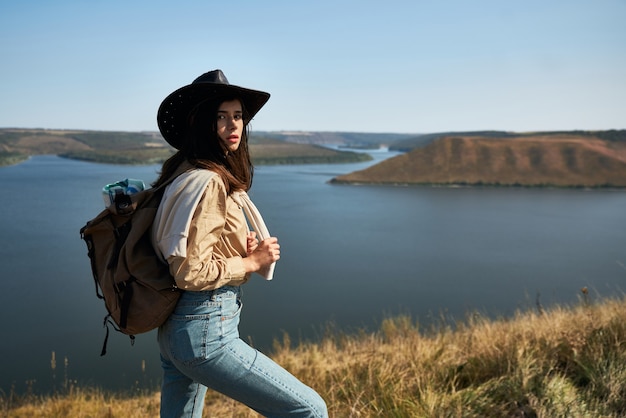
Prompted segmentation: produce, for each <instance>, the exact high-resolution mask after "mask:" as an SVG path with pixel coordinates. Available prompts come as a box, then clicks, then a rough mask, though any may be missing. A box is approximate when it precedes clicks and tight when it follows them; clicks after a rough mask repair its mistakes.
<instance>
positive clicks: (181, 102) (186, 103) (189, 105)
mask: <svg viewBox="0 0 626 418" xmlns="http://www.w3.org/2000/svg"><path fill="white" fill-rule="evenodd" d="M228 95H233V96H235V97H237V98H239V99H240V100H241V102H242V103H243V106H244V108H245V109H246V111H247V113H248V120H247V121H246V123H247V122H249V120H250V119H252V118H253V117H254V115H256V113H257V112H258V111H259V110H261V108H262V107H263V105H265V103H266V102H267V101H268V100H269V98H270V94H269V93H265V92H263V91H258V90H251V89H246V88H243V87H239V86H234V85H232V84H229V83H228V80H227V79H226V76H225V75H224V73H223V72H222V70H213V71H209V72H208V73H204V74H202V75H201V76H200V77H198V78H196V79H195V80H194V81H193V82H192V83H191V84H189V85H187V86H184V87H181V88H179V89H178V90H176V91H174V92H173V93H171V94H170V95H169V96H167V97H166V98H165V100H163V103H161V106H159V111H158V112H157V122H158V124H159V130H160V131H161V135H163V138H165V140H166V141H167V142H168V143H169V144H170V145H171V146H173V147H174V148H176V149H180V147H181V145H182V142H183V141H184V139H185V129H186V127H187V118H188V117H189V113H190V112H191V111H192V110H193V109H194V108H195V107H196V106H197V105H199V104H200V103H202V102H204V101H206V100H210V99H212V98H217V97H220V96H228Z"/></svg>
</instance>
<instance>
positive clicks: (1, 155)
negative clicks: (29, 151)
mask: <svg viewBox="0 0 626 418" xmlns="http://www.w3.org/2000/svg"><path fill="white" fill-rule="evenodd" d="M26 159H28V155H26V154H22V153H19V152H1V151H0V167H3V166H7V165H15V164H19V163H21V162H22V161H24V160H26Z"/></svg>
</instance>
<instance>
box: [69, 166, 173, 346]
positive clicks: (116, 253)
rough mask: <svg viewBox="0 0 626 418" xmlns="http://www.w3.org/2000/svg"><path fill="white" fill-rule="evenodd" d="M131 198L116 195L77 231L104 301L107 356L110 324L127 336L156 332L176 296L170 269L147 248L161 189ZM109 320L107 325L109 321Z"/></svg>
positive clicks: (167, 315) (162, 187) (154, 252)
mask: <svg viewBox="0 0 626 418" xmlns="http://www.w3.org/2000/svg"><path fill="white" fill-rule="evenodd" d="M174 178H175V176H173V177H172V178H171V179H169V180H168V181H166V182H165V183H164V184H162V185H160V186H159V187H157V188H149V189H146V190H143V191H140V192H137V193H135V194H132V195H127V194H124V193H117V194H116V195H115V198H114V201H113V203H112V204H111V205H110V206H109V207H107V208H106V209H105V210H103V211H102V212H100V214H98V216H96V217H95V218H93V219H92V220H90V221H88V222H87V224H86V225H85V226H84V227H82V228H81V229H80V236H81V238H82V239H83V240H84V241H85V243H86V244H87V250H88V253H87V254H88V256H89V259H90V260H91V270H92V273H93V278H94V282H95V286H96V296H97V297H98V298H100V299H104V304H105V306H106V309H107V311H108V314H107V315H106V316H105V317H104V327H105V328H106V335H105V338H104V344H103V346H102V352H101V353H100V355H101V356H103V355H105V354H106V346H107V341H108V338H109V324H111V325H112V326H113V328H114V329H115V330H117V331H120V332H122V333H124V334H127V335H129V336H130V339H131V345H132V344H134V341H135V335H136V334H141V333H144V332H148V331H150V330H153V329H155V328H158V327H159V326H160V325H161V324H163V323H164V322H165V320H166V319H167V318H168V317H169V315H170V314H171V313H172V311H173V310H174V308H175V306H176V303H177V302H178V299H179V297H180V290H179V289H178V288H177V287H176V283H175V281H174V277H173V276H172V275H171V274H170V272H169V266H168V265H167V264H166V263H165V262H164V261H163V260H162V258H161V257H160V255H158V254H157V253H156V251H155V250H154V248H153V246H152V240H151V229H152V223H153V221H154V218H155V215H156V212H157V209H158V207H159V204H160V202H161V198H162V197H163V192H164V190H165V186H167V185H168V184H169V183H171V182H172V181H173V180H174ZM111 320H112V322H111Z"/></svg>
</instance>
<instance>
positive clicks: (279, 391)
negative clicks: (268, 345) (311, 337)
mask: <svg viewBox="0 0 626 418" xmlns="http://www.w3.org/2000/svg"><path fill="white" fill-rule="evenodd" d="M241 306H242V305H241V290H240V288H239V287H234V286H224V287H222V288H219V289H215V290H211V291H205V292H183V294H182V296H181V298H180V300H179V302H178V305H177V306H176V309H175V310H174V312H173V313H172V315H171V316H170V317H169V319H168V320H167V321H166V322H165V323H164V324H163V325H162V326H161V327H160V328H159V333H158V340H159V348H160V350H161V365H162V366H163V371H164V376H163V386H162V388H161V417H162V418H170V417H193V418H200V417H201V416H202V409H203V407H204V396H205V394H206V391H207V388H211V389H213V390H215V391H217V392H220V393H223V394H224V395H226V396H228V397H230V398H233V399H235V400H237V401H239V402H241V403H243V404H245V405H247V406H248V407H250V408H252V409H254V410H255V411H257V412H258V413H260V414H262V415H264V416H267V417H327V416H328V413H327V411H326V404H325V403H324V400H323V399H322V398H321V397H320V396H319V395H318V394H317V393H316V392H315V391H314V390H313V389H311V388H310V387H308V386H306V385H304V384H303V383H302V382H300V381H299V380H298V379H296V378H295V377H294V376H293V375H292V374H290V373H289V372H287V371H286V370H285V369H283V368H282V367H280V366H279V365H278V364H276V363H274V361H272V360H271V359H269V358H268V357H266V356H265V355H263V354H262V353H261V352H259V351H257V350H255V349H253V348H252V347H250V346H249V345H248V344H246V343H245V342H244V341H243V340H241V339H240V338H239V330H238V325H239V315H240V313H241Z"/></svg>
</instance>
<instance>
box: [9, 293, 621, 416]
mask: <svg viewBox="0 0 626 418" xmlns="http://www.w3.org/2000/svg"><path fill="white" fill-rule="evenodd" d="M291 347H292V344H291V342H290V340H289V337H288V336H285V337H284V339H283V341H280V342H276V343H275V347H274V352H273V354H272V357H273V358H274V359H276V360H277V361H278V362H279V363H280V364H282V365H283V366H285V367H286V368H287V369H289V370H290V371H292V372H293V373H294V374H295V375H297V376H298V377H299V378H301V379H302V380H303V381H305V382H306V383H307V384H309V385H310V386H312V387H313V388H315V389H316V390H317V391H319V392H320V394H321V395H322V396H323V397H324V398H325V399H326V401H327V403H328V406H329V412H330V416H332V417H391V416H393V417H441V416H446V417H457V416H458V417H460V416H463V417H503V416H507V417H515V416H517V417H522V416H525V417H531V416H537V417H548V416H549V417H582V416H602V417H619V416H624V414H626V298H621V299H611V300H604V301H601V302H598V303H592V302H591V300H590V295H589V294H588V292H587V289H586V288H585V289H582V291H581V297H580V303H579V304H577V305H576V306H572V307H557V308H553V309H550V310H544V309H543V308H542V307H541V306H537V309H536V310H534V311H528V312H520V313H518V314H517V315H515V317H513V318H511V319H501V320H489V319H487V318H485V317H483V316H480V315H469V316H468V317H467V318H466V319H465V320H464V321H460V322H455V323H449V322H446V321H445V320H444V319H442V322H441V323H440V324H438V325H437V326H434V327H432V328H431V329H420V326H419V324H416V323H414V322H413V321H412V319H411V318H409V317H403V316H400V317H394V318H390V319H387V320H385V321H384V322H383V323H382V325H381V327H380V329H379V330H378V331H377V332H375V333H372V334H366V333H363V334H361V335H345V334H342V333H335V332H332V330H331V331H329V332H328V335H327V336H326V337H325V338H324V339H322V341H321V342H319V343H316V344H302V345H299V346H297V347H296V348H291ZM206 402H207V407H206V408H205V414H204V416H205V417H221V416H232V417H256V416H257V415H256V414H254V413H253V412H251V411H250V410H249V409H248V408H246V407H245V406H243V405H240V404H237V403H235V402H233V401H231V400H229V399H227V398H224V397H222V396H221V395H217V394H215V393H209V395H207V400H206ZM158 408H159V395H158V392H156V391H154V390H150V389H139V388H138V389H137V391H136V393H125V394H111V393H105V392H102V391H100V390H98V389H92V388H80V387H74V386H73V385H72V384H71V382H66V386H65V387H64V389H63V390H61V391H59V393H58V394H56V395H52V396H43V397H42V396H35V395H24V396H16V395H13V394H2V395H1V396H0V415H1V416H4V417H7V418H9V417H10V418H21V417H64V418H78V417H85V416H90V417H137V418H143V417H146V418H147V417H154V416H158Z"/></svg>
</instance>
